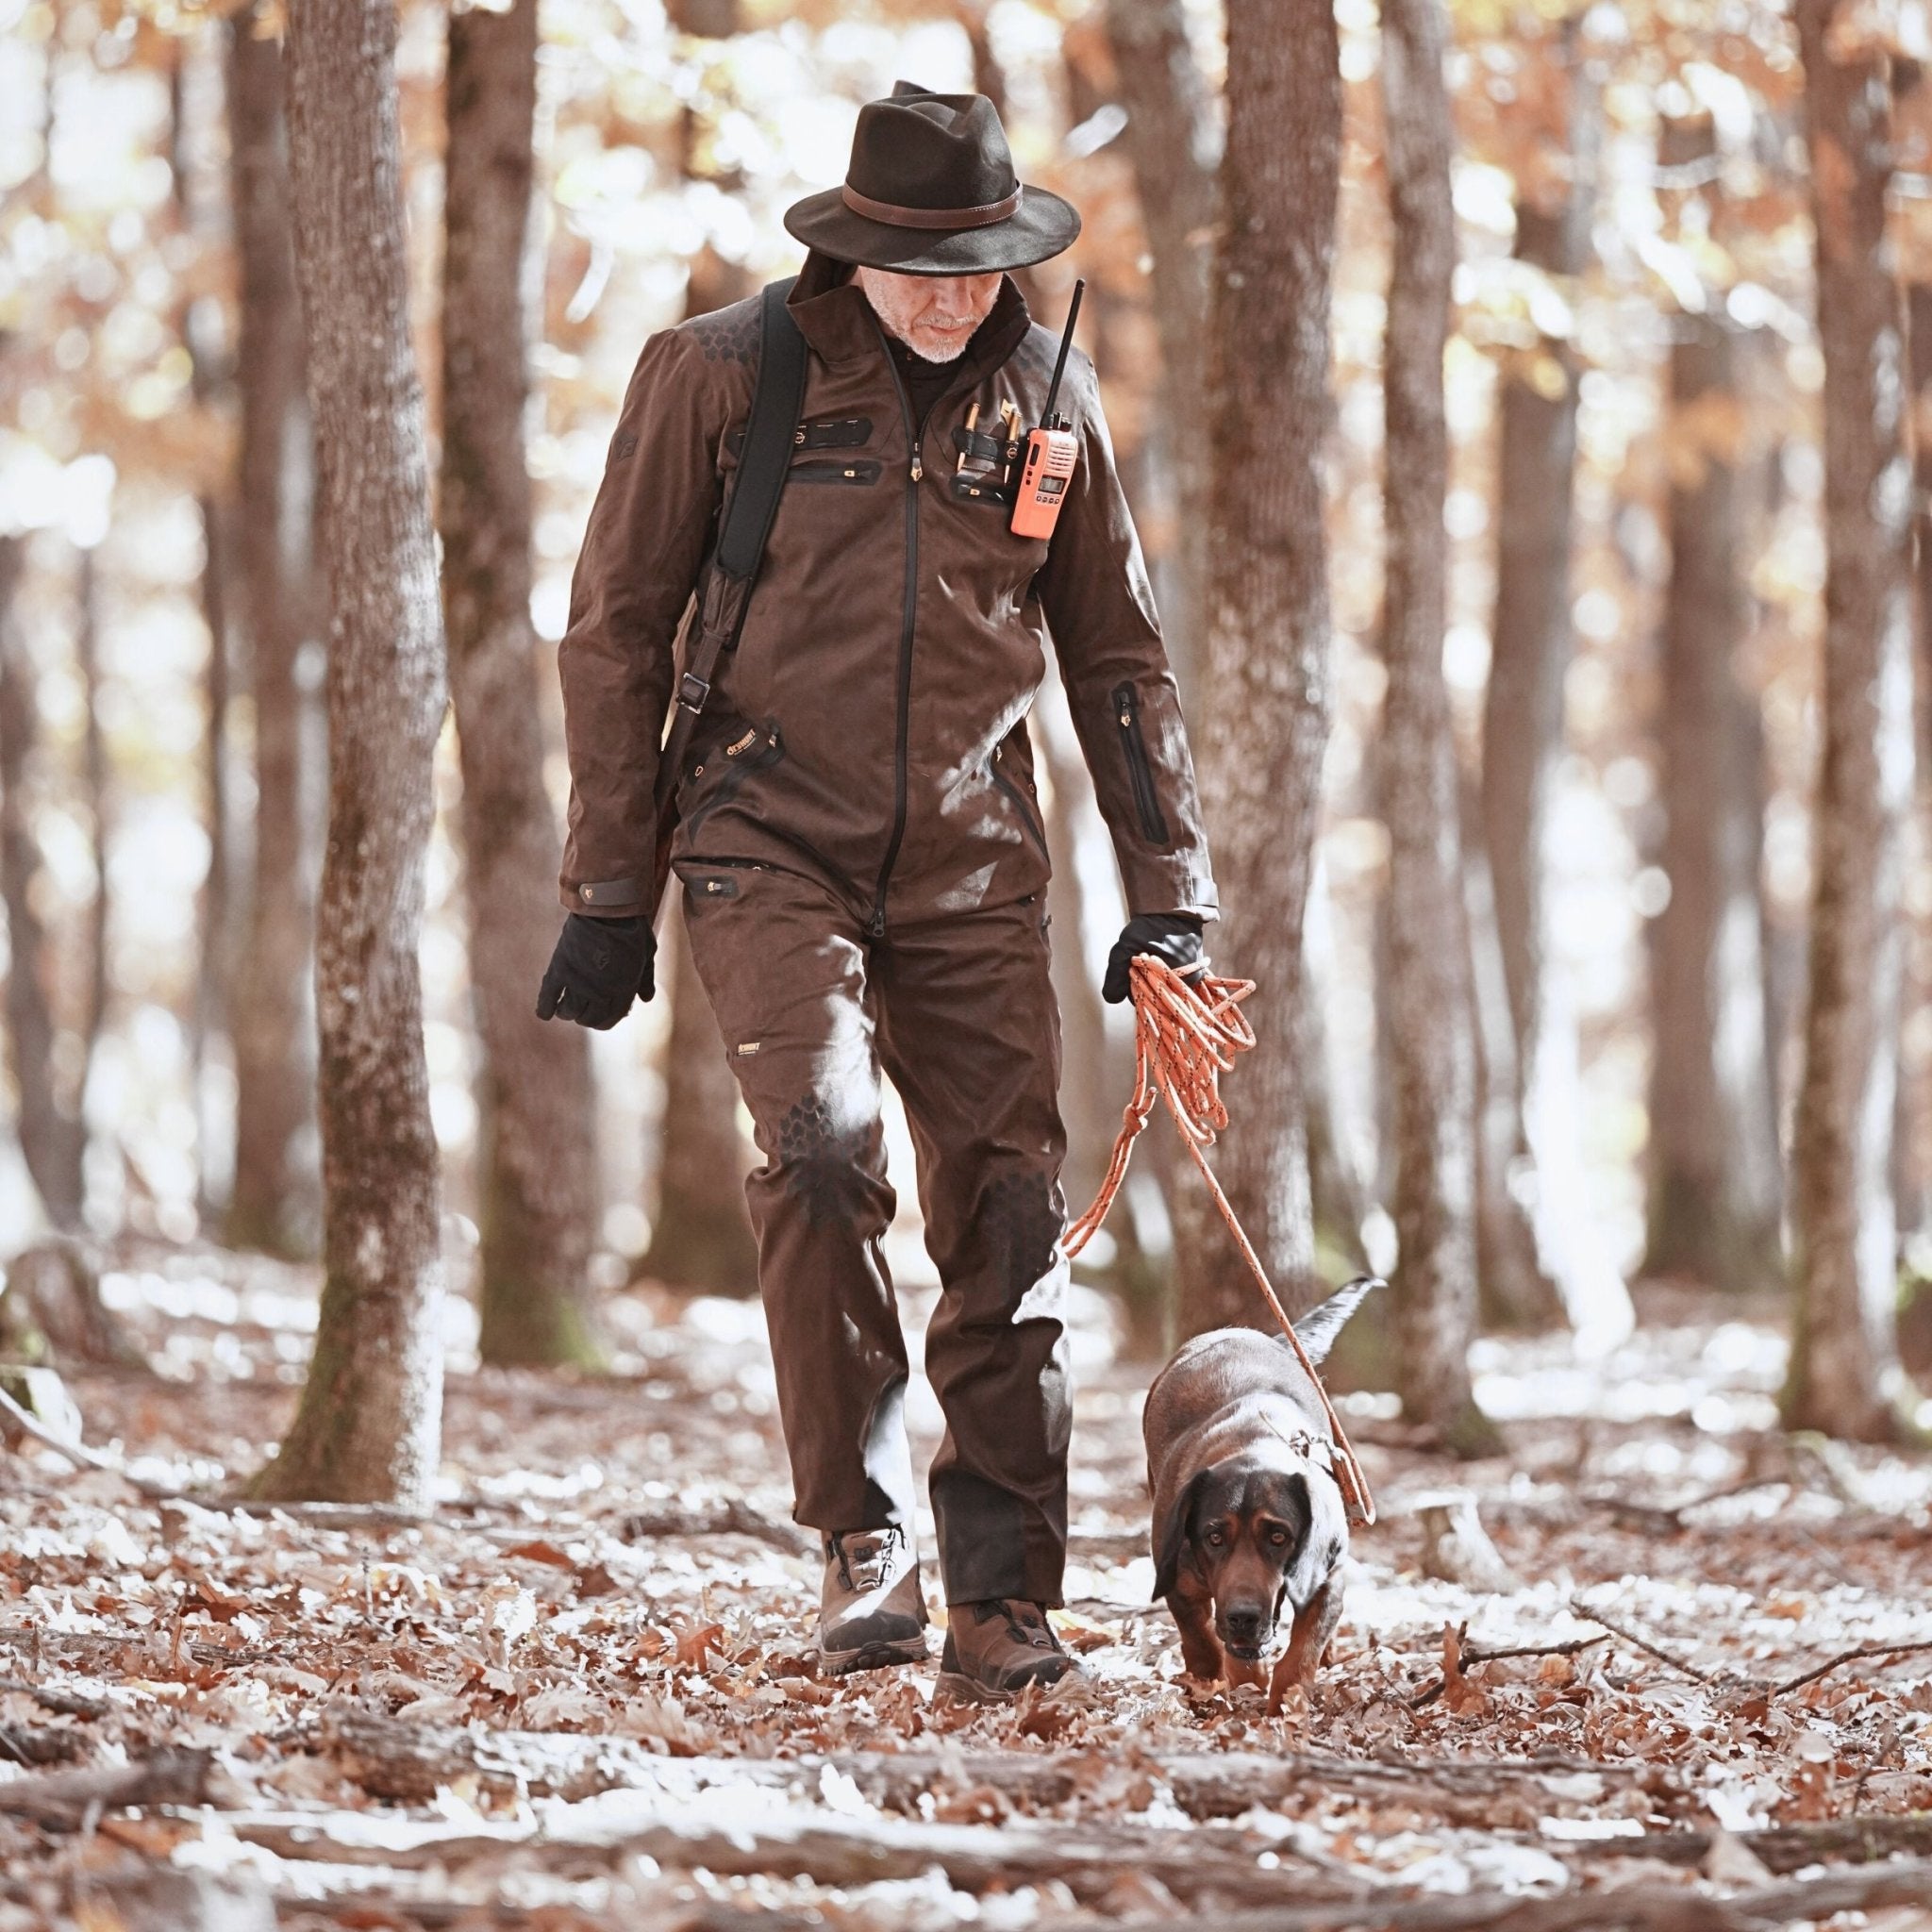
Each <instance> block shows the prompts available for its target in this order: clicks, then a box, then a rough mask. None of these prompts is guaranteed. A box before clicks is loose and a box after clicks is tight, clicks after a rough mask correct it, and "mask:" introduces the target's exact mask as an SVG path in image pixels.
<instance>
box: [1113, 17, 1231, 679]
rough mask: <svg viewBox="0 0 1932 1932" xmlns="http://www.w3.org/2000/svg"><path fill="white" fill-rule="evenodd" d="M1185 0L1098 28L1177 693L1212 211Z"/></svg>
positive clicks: (1202, 570) (1195, 536) (1204, 446)
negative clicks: (1149, 382) (1160, 524)
mask: <svg viewBox="0 0 1932 1932" xmlns="http://www.w3.org/2000/svg"><path fill="white" fill-rule="evenodd" d="M1187 11H1188V10H1187V8H1186V6H1185V4H1184V0H1108V4H1107V36H1108V44H1109V46H1110V47H1111V49H1112V53H1113V62H1114V71H1115V74H1116V76H1117V80H1118V85H1119V92H1120V99H1121V105H1122V107H1124V108H1125V109H1126V113H1127V125H1126V133H1125V142H1126V150H1127V158H1128V159H1129V161H1130V162H1131V163H1132V165H1133V170H1134V186H1135V190H1136V192H1137V195H1138V198H1139V200H1140V204H1141V225H1143V226H1144V227H1145V229H1146V231H1147V252H1148V253H1149V255H1151V256H1152V257H1153V258H1154V268H1153V273H1152V274H1151V275H1149V277H1148V299H1149V301H1150V303H1151V304H1152V307H1153V309H1154V322H1155V326H1156V328H1157V329H1158V331H1159V337H1160V388H1159V391H1158V400H1159V408H1158V442H1159V452H1160V458H1161V462H1162V465H1163V467H1164V469H1165V470H1166V473H1167V475H1168V476H1169V477H1170V478H1171V480H1172V487H1173V491H1174V505H1173V508H1174V545H1173V556H1172V558H1171V559H1170V568H1169V570H1168V571H1167V572H1166V573H1164V577H1165V581H1164V582H1163V583H1162V585H1161V592H1162V594H1161V600H1160V601H1161V614H1162V617H1163V620H1164V624H1163V630H1164V632H1165V635H1166V637H1167V641H1168V650H1169V653H1170V655H1171V656H1172V657H1173V658H1174V668H1175V675H1176V676H1177V677H1178V678H1179V679H1180V680H1181V684H1182V689H1183V691H1191V686H1192V674H1193V672H1194V669H1195V663H1196V660H1197V658H1199V655H1200V651H1201V632H1202V623H1203V611H1204V607H1205V598H1206V590H1207V582H1208V441H1207V438H1206V437H1205V436H1203V434H1202V428H1203V425H1205V424H1206V422H1207V420H1208V367H1207V362H1208V356H1207V344H1208V336H1207V326H1206V325H1207V320H1208V266H1209V262H1210V260H1211V258H1212V248H1213V241H1214V224H1215V220H1216V218H1217V215H1218V213H1219V208H1218V206H1217V190H1216V183H1215V168H1216V164H1217V161H1218V158H1219V154H1220V147H1221V130H1220V126H1219V125H1218V122H1217V119H1216V116H1215V112H1214V97H1213V93H1212V91H1211V90H1210V89H1209V87H1208V81H1207V76H1206V75H1204V74H1203V73H1202V72H1201V68H1200V64H1199V62H1197V61H1196V60H1195V58H1194V54H1193V49H1192V47H1191V45H1190V44H1189V41H1188V20H1187Z"/></svg>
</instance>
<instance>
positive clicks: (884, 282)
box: [858, 267, 1000, 362]
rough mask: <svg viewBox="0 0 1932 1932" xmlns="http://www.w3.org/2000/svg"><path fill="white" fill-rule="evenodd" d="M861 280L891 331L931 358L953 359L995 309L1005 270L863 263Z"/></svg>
mask: <svg viewBox="0 0 1932 1932" xmlns="http://www.w3.org/2000/svg"><path fill="white" fill-rule="evenodd" d="M858 286H859V287H860V288H861V289H863V290H864V291H865V299H866V300H867V301H868V302H870V303H871V304H872V308H873V313H874V315H876V316H877V317H878V319H879V321H880V322H881V323H882V324H883V325H885V328H886V332H887V333H888V334H889V335H892V336H896V337H897V338H898V339H899V341H902V342H904V343H905V344H906V346H907V347H908V349H910V350H911V351H912V353H913V354H914V355H915V356H923V357H924V358H925V359H926V360H927V361H928V362H950V361H951V360H952V359H953V358H954V357H955V356H957V355H958V353H959V351H960V350H961V349H963V348H964V347H965V346H966V344H967V342H968V341H969V340H970V339H971V337H972V334H973V331H974V329H976V328H977V327H978V326H979V325H980V324H981V323H982V322H984V321H985V320H986V318H987V317H988V316H989V315H991V313H992V305H993V303H994V302H995V301H996V300H997V299H998V297H999V292H1000V276H999V275H998V273H997V272H995V273H993V274H992V275H893V274H891V272H890V271H889V270H886V269H882V268H865V267H861V268H860V269H859V270H858Z"/></svg>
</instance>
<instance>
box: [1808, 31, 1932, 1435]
mask: <svg viewBox="0 0 1932 1932" xmlns="http://www.w3.org/2000/svg"><path fill="white" fill-rule="evenodd" d="M1794 11H1795V14H1796V19H1797V25H1798V39H1799V46H1800V51H1801V53H1802V56H1803V59H1804V66H1805V106H1806V123H1807V141H1808V144H1809V147H1810V153H1811V205H1812V218H1813V224H1814V229H1815V233H1816V238H1817V258H1818V329H1819V338H1820V341H1821V343H1822V345H1823V348H1824V527H1825V547H1826V557H1827V562H1826V576H1825V592H1824V610H1825V617H1824V763H1823V767H1822V769H1821V771H1820V774H1819V783H1818V799H1817V806H1816V826H1817V834H1816V837H1817V856H1816V859H1815V861H1814V872H1815V875H1816V885H1815V888H1814V897H1813V900H1812V908H1811V951H1810V985H1809V990H1808V992H1807V1001H1806V1011H1805V1071H1804V1076H1803V1079H1802V1082H1801V1084H1800V1088H1799V1092H1798V1107H1797V1119H1796V1124H1795V1125H1794V1128H1793V1132H1792V1146H1791V1230H1792V1237H1793V1261H1794V1274H1795V1279H1796V1289H1797V1307H1796V1321H1795V1324H1794V1333H1793V1336H1792V1341H1791V1367H1790V1379H1789V1381H1788V1382H1787V1384H1786V1388H1785V1397H1784V1413H1785V1420H1786V1422H1787V1424H1790V1425H1792V1426H1796V1427H1804V1428H1815V1429H1824V1430H1826V1431H1828V1432H1829V1433H1831V1434H1833V1435H1840V1436H1851V1437H1856V1438H1859V1439H1864V1440H1878V1439H1883V1438H1885V1437H1888V1436H1890V1435H1891V1434H1892V1433H1893V1431H1894V1430H1895V1428H1896V1421H1895V1418H1894V1414H1893V1411H1892V1408H1891V1406H1890V1400H1889V1391H1888V1387H1887V1384H1888V1381H1889V1379H1890V1371H1891V1369H1892V1366H1893V1360H1894V1347H1895V1340H1894V1329H1895V1317H1894V1307H1895V1297H1896V1279H1897V1276H1896V1262H1897V1257H1896V1254H1895V1245H1896V1236H1895V1227H1894V1216H1893V1208H1892V1197H1891V1177H1890V1135H1891V1128H1892V1097H1893V1090H1894V1084H1895V1082H1896V1080H1897V1076H1898V1040H1897V1031H1898V997H1899V982H1900V975H1901V972H1902V967H1903V953H1902V931H1901V924H1900V893H1901V889H1902V885H1903V872H1904V862H1905V830H1906V816H1907V811H1908V810H1909V808H1910V805H1911V791H1912V766H1913V758H1912V661H1911V644H1912V631H1911V600H1910V593H1911V579H1910V567H1911V508H1912V492H1911V468H1910V458H1909V457H1908V455H1907V447H1906V422H1905V408H1906V402H1907V396H1908V395H1909V393H1910V391H1909V387H1908V384H1907V370H1906V367H1905V354H1906V336H1905V315H1904V308H1903V304H1902V302H1901V300H1900V296H1899V291H1898V286H1897V284H1896V282H1895V281H1894V280H1893V278H1892V275H1891V270H1890V259H1889V255H1888V249H1887V243H1886V233H1885V200H1886V192H1887V189H1888V186H1889V184H1890V176H1891V158H1890V152H1891V126H1890V95H1889V93H1888V92H1887V88H1886V75H1885V56H1884V53H1883V51H1882V49H1881V48H1879V47H1878V46H1876V45H1875V44H1873V43H1870V42H1864V41H1862V40H1861V41H1857V42H1847V41H1845V40H1843V39H1841V38H1840V37H1838V36H1837V35H1835V33H1834V31H1833V29H1834V23H1835V16H1836V15H1838V14H1839V13H1840V12H1841V11H1842V8H1840V5H1839V0H1797V5H1796V7H1795V8H1794Z"/></svg>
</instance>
